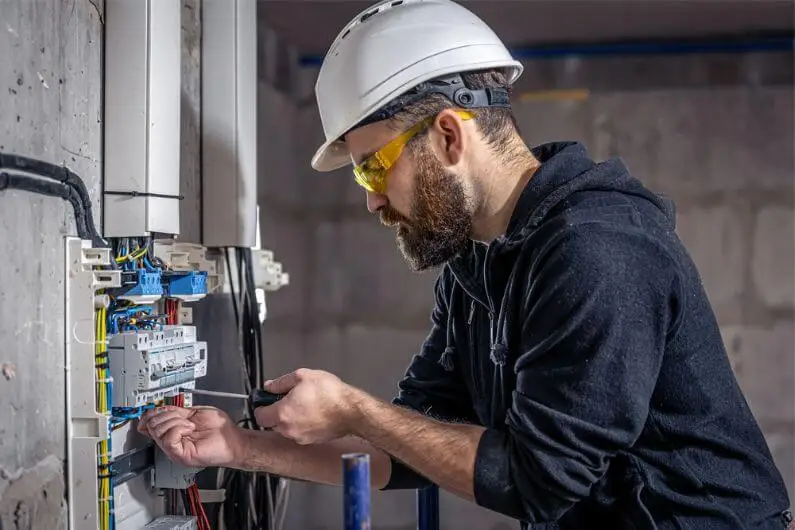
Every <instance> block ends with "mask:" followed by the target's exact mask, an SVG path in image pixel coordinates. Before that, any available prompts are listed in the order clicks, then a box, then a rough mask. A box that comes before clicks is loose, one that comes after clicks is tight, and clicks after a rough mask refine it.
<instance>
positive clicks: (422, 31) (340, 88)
mask: <svg viewBox="0 0 795 530" xmlns="http://www.w3.org/2000/svg"><path fill="white" fill-rule="evenodd" d="M487 69H504V70H505V71H506V73H507V77H508V82H509V83H513V82H514V81H515V80H516V79H517V78H518V77H519V75H521V73H522V64H521V63H519V62H518V61H516V60H514V59H513V57H511V54H510V52H509V51H508V50H507V49H506V47H505V45H504V44H503V43H502V41H501V40H500V39H499V37H497V35H496V34H495V33H494V31H492V29H491V28H490V27H489V26H487V25H486V24H485V23H484V22H483V21H482V20H480V19H479V18H478V17H477V16H475V15H474V14H473V13H472V12H470V11H469V10H468V9H466V8H464V7H463V6H461V5H459V4H457V3H455V2H452V1H451V0H385V1H382V2H380V3H378V4H376V5H374V6H373V7H371V8H369V9H367V10H365V11H362V12H361V13H359V14H358V15H357V16H356V17H355V18H354V19H353V20H352V21H351V22H349V23H348V24H347V25H346V26H345V27H344V28H343V29H342V31H341V32H340V34H339V35H338V36H337V38H336V39H335V40H334V42H333V43H332V44H331V47H330V48H329V50H328V53H327V54H326V57H325V59H324V60H323V65H322V66H321V67H320V73H319V74H318V79H317V83H316V85H315V95H316V97H317V104H318V108H319V110H320V120H321V122H322V124H323V131H324V132H325V135H326V141H325V143H324V144H323V145H322V146H320V148H319V149H318V150H317V152H316V153H315V156H314V157H312V167H313V168H314V169H316V170H318V171H331V170H334V169H337V168H340V167H343V166H346V165H348V164H350V163H351V160H350V154H349V152H348V149H347V148H346V147H345V143H344V141H343V140H342V136H343V135H344V134H345V133H347V132H348V131H350V130H351V129H352V128H353V127H354V126H356V125H361V122H362V121H363V120H364V119H365V118H368V117H370V116H371V115H373V113H375V112H376V111H378V110H380V109H381V108H382V107H384V106H385V105H387V104H388V103H390V102H392V101H393V100H395V98H397V97H398V96H401V95H403V94H405V93H407V92H408V91H410V90H411V89H414V88H415V87H417V86H418V85H420V84H422V83H425V82H428V81H431V80H434V79H437V78H440V77H442V78H444V76H449V75H450V74H457V73H463V72H468V71H474V70H487ZM456 78H457V79H458V80H459V81H456ZM451 79H452V81H450V79H448V80H447V82H445V83H442V84H443V85H450V84H452V85H455V84H456V83H458V82H460V77H457V76H453V77H452V78H451ZM452 88H453V89H454V88H460V86H459V87H455V86H453V87H452ZM450 90H452V89H451V88H448V89H447V90H441V91H440V90H432V91H435V92H441V93H445V94H448V95H449V94H452V93H453V92H451V91H450ZM480 92H483V93H482V94H475V95H474V96H475V97H474V100H476V101H474V102H473V97H472V94H471V92H470V95H469V96H466V97H464V98H463V102H464V103H470V105H468V106H470V107H475V106H485V105H488V104H489V101H490V100H491V98H492V92H491V91H488V90H486V91H480ZM458 99H459V98H456V103H458V104H461V103H462V101H459V100H458ZM496 99H497V100H501V101H497V102H496V103H497V104H500V103H502V105H501V106H507V105H508V104H509V102H508V101H507V97H506V96H504V95H498V96H496ZM476 103H477V104H476Z"/></svg>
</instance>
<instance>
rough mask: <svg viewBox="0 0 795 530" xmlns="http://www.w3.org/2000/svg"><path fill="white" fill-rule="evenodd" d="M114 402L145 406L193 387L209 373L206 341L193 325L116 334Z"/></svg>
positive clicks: (112, 363) (112, 350) (113, 346)
mask: <svg viewBox="0 0 795 530" xmlns="http://www.w3.org/2000/svg"><path fill="white" fill-rule="evenodd" d="M108 350H109V353H110V355H109V356H108V361H109V366H110V372H111V375H112V377H113V403H114V405H115V406H117V407H142V406H144V405H146V404H147V403H156V402H158V401H160V400H162V399H164V398H166V397H172V396H175V395H177V394H179V389H180V388H193V386H194V382H195V380H196V379H198V378H200V377H204V376H205V375H206V374H207V343H206V342H200V341H196V328H195V327H193V326H165V327H164V329H162V330H156V331H149V330H146V331H129V332H124V333H120V334H118V335H114V336H113V337H111V339H110V343H109V345H108Z"/></svg>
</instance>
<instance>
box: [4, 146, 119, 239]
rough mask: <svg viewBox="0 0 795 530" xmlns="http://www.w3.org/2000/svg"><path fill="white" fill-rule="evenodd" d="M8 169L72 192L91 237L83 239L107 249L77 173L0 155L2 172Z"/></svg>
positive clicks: (18, 157)
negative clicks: (49, 182)
mask: <svg viewBox="0 0 795 530" xmlns="http://www.w3.org/2000/svg"><path fill="white" fill-rule="evenodd" d="M2 169H8V170H15V171H19V172H23V173H30V174H32V175H37V176H39V177H44V178H48V179H51V180H56V181H58V182H60V183H62V184H64V185H66V186H68V187H69V188H71V189H72V190H74V193H75V194H76V196H77V199H78V201H79V202H80V204H81V206H82V209H81V217H82V219H83V220H82V223H83V227H84V228H85V229H86V230H87V231H88V233H89V234H90V237H83V236H80V237H81V238H83V239H90V240H91V242H92V244H93V245H94V246H96V247H101V248H107V247H108V243H107V242H106V241H105V240H104V239H102V237H100V235H99V233H98V232H97V229H96V225H95V224H94V215H93V211H92V208H91V197H90V196H89V194H88V189H86V185H85V183H84V182H83V179H81V178H80V177H79V176H78V175H77V174H76V173H74V172H72V171H71V170H70V169H69V168H67V167H65V166H56V165H55V164H50V163H49V162H44V161H42V160H36V159H33V158H28V157H25V156H20V155H13V154H9V153H0V170H2ZM75 217H77V209H75Z"/></svg>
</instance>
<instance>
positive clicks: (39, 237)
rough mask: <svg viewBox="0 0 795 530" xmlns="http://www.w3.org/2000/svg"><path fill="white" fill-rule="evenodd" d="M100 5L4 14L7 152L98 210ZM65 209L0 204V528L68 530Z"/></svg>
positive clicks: (6, 7) (51, 0)
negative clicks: (53, 166) (73, 186)
mask: <svg viewBox="0 0 795 530" xmlns="http://www.w3.org/2000/svg"><path fill="white" fill-rule="evenodd" d="M101 8H102V2H91V1H90V0H70V1H68V2H67V1H61V0H38V1H36V2H28V1H24V0H14V1H4V2H0V94H1V95H0V151H2V152H12V153H18V154H22V155H27V156H31V157H35V158H39V159H42V160H46V161H48V162H53V163H57V164H60V163H64V164H66V165H67V166H69V167H70V168H71V169H72V170H74V171H75V172H77V173H78V174H79V175H81V176H82V177H83V179H84V180H85V182H86V186H87V187H88V190H89V193H90V194H91V197H92V199H93V200H94V206H95V207H98V206H99V202H98V199H99V193H98V192H99V184H100V170H101V159H100V157H101V144H100V139H101V137H100V126H99V122H100V118H101V115H100V88H101V87H100V66H101V63H100V57H101V56H100V52H101V43H102V42H101V29H102V11H101ZM75 233H76V231H75V228H74V221H73V217H72V212H71V207H70V206H69V205H68V204H67V203H65V202H63V201H60V200H59V199H53V198H45V197H40V196H34V195H31V194H27V193H22V192H15V191H2V192H0V241H2V242H3V247H4V258H3V260H1V261H0V344H2V347H0V372H2V377H0V527H2V528H8V529H23V528H24V529H27V528H61V527H62V526H63V525H64V524H65V520H66V519H65V513H66V512H65V506H64V477H63V459H64V451H65V446H64V436H65V424H64V409H63V407H64V392H65V385H64V368H65V367H64V346H63V345H64V329H63V326H64V314H63V310H62V309H61V308H62V307H63V299H64V289H63V285H64V280H63V271H64V265H63V263H64V247H63V237H64V236H65V235H73V234H75Z"/></svg>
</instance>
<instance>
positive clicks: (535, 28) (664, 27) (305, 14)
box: [258, 0, 795, 55]
mask: <svg viewBox="0 0 795 530" xmlns="http://www.w3.org/2000/svg"><path fill="white" fill-rule="evenodd" d="M461 1H462V3H463V4H464V5H466V6H467V7H468V8H469V9H471V10H472V11H473V12H475V13H476V14H478V15H479V16H480V17H481V18H483V19H484V20H485V21H486V22H487V23H488V24H490V25H491V26H492V28H494V30H495V31H496V32H497V34H499V35H500V36H501V37H502V38H503V40H505V42H506V43H507V44H508V46H510V47H520V46H537V45H547V44H577V43H586V42H587V43H596V42H616V41H628V40H659V39H699V38H714V37H723V36H741V35H752V34H758V33H769V32H791V31H792V30H793V26H794V24H793V19H794V18H795V10H794V9H793V5H794V4H793V0H461ZM374 3H375V2H374V1H361V0H344V1H343V0H259V3H258V7H259V12H258V14H259V18H260V20H261V21H262V22H264V23H265V24H267V25H268V26H270V27H271V28H273V29H274V30H276V31H277V32H278V34H279V35H280V36H281V37H282V38H283V39H284V40H285V41H286V42H288V43H290V44H292V45H294V46H296V47H297V48H298V49H299V51H300V52H301V53H302V54H309V55H318V54H320V55H322V54H324V53H325V52H326V50H327V48H328V46H329V45H330V44H331V42H332V40H333V39H334V37H335V36H336V35H337V33H338V32H339V30H340V29H341V28H342V27H343V26H344V25H345V24H346V23H347V22H348V21H349V20H350V19H351V18H352V17H353V16H355V15H356V14H357V13H359V12H360V11H363V10H364V9H366V8H367V7H368V6H370V5H372V4H374Z"/></svg>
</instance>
